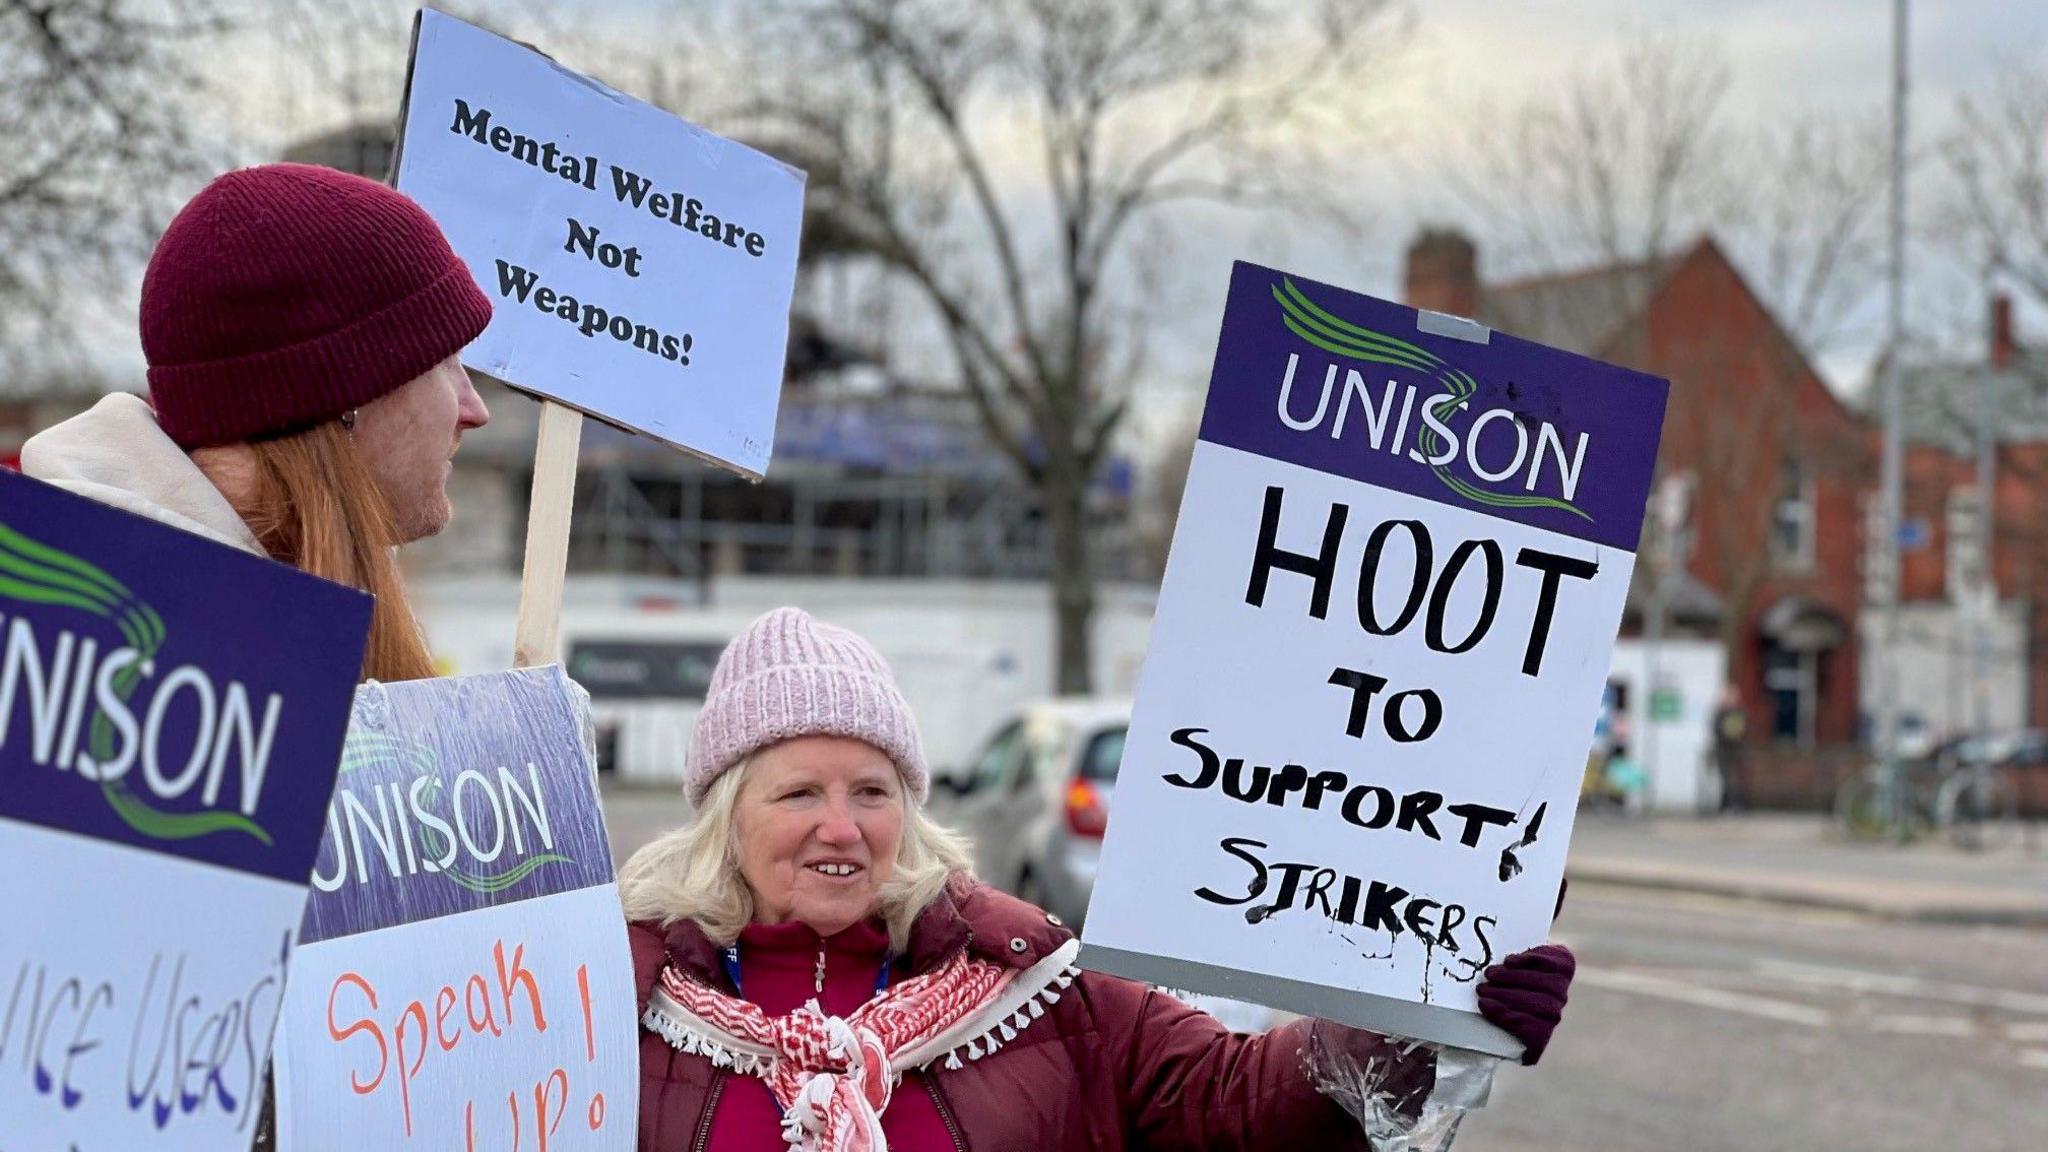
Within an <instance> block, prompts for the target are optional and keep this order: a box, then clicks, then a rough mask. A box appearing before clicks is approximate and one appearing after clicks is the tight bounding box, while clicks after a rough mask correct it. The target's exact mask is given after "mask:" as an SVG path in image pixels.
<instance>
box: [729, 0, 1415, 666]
mask: <svg viewBox="0 0 2048 1152" xmlns="http://www.w3.org/2000/svg"><path fill="white" fill-rule="evenodd" d="M1396 31H1398V29H1397V27H1396V22H1395V21H1392V20H1389V19H1388V18H1387V14H1386V12H1385V6H1384V4H1383V3H1381V2H1380V0H1351V2H1343V0H1323V2H1322V3H1320V4H1316V3H1308V4H1302V3H1294V4H1289V3H1283V2H1278V0H1122V2H1119V3H1114V4H1105V3H1101V2H1100V0H986V2H983V3H977V4H972V5H962V4H956V3H950V2H946V0H785V2H783V3H779V4H776V5H774V6H773V8H772V10H771V12H770V14H769V16H768V17H767V18H766V19H765V20H764V22H763V23H762V25H761V26H759V27H758V28H756V30H755V32H756V34H757V35H759V36H762V37H764V38H765V39H764V40H763V41H762V43H765V44H768V45H771V46H772V51H773V54H774V56H775V57H776V59H777V61H778V64H779V68H778V71H777V75H779V76H781V77H783V78H784V82H782V83H776V82H775V81H773V80H769V79H757V83H760V84H762V85H763V86H764V87H765V89H766V90H765V91H764V94H763V95H762V98H761V99H760V100H759V101H758V102H756V103H754V104H752V105H751V106H750V107H749V108H747V109H745V110H744V111H745V115H744V116H743V117H742V120H743V122H746V123H751V124H752V125H755V126H757V127H756V129H755V130H756V131H757V132H758V133H759V134H760V137H761V138H762V139H764V140H765V141H766V142H768V143H769V144H770V146H771V147H773V148H776V149H777V150H780V151H783V152H784V153H785V154H787V155H789V156H790V158H792V159H794V160H797V161H799V162H801V163H803V164H804V165H805V166H806V167H808V168H809V169H810V170H811V172H812V190H811V201H812V204H811V207H812V211H813V214H814V216H816V217H817V218H818V223H816V224H815V225H814V227H813V232H814V235H807V236H806V239H805V244H806V248H807V250H809V249H810V248H811V247H812V246H813V244H814V243H816V242H823V241H824V237H823V236H819V235H816V234H817V233H827V234H829V242H831V243H833V244H837V245H842V246H843V248H844V250H846V251H851V252H856V253H862V254H865V257H866V258H867V259H870V260H871V261H873V262H874V264H875V265H876V266H877V268H878V269H879V270H880V272H881V274H882V275H884V276H886V277H887V278H888V279H889V280H890V281H892V282H894V283H897V284H899V285H902V286H904V287H905V288H906V289H907V290H908V291H909V292H910V294H911V295H912V296H913V297H914V298H915V299H916V300H918V301H919V302H921V304H922V305H923V306H924V311H925V312H926V313H927V314H928V316H929V317H930V321H931V330H932V331H933V332H934V333H936V334H937V336H938V337H939V340H940V342H941V343H942V344H943V346H944V347H945V348H946V349H947V350H948V352H949V360H950V363H949V365H948V367H949V370H950V371H953V372H957V375H958V377H959V379H960V381H961V384H962V387H963V388H964V390H965V392H966V393H967V395H968V396H970V397H971V398H972V399H973V402H974V404H975V407H976V410H977V412H978V413H979V415H980V419H981V422H982V423H983V425H984V426H985V428H986V431H987V433H988V436H989V439H990V442H991V443H992V444H993V445H994V446H995V447H996V448H997V449H998V450H1000V451H1001V452H1003V453H1004V454H1005V455H1006V456H1007V457H1008V458H1009V459H1010V460H1011V461H1012V462H1013V463H1014V465H1015V466H1016V468H1017V470H1018V472H1019V474H1020V475H1021V476H1022V477H1023V478H1024V480H1025V482H1026V483H1028V484H1029V485H1030V487H1031V488H1032V490H1033V491H1034V492H1035V494H1036V495H1037V497H1038V498H1039V502H1040V505H1041V507H1042V510H1043V515H1044V516H1045V518H1046V523H1047V528H1048V533H1049V537H1050V550H1051V557H1050V559H1051V573H1052V583H1053V589H1054V600H1055V604H1056V615H1057V620H1058V628H1057V644H1058V686H1059V688H1060V689H1061V690H1063V691H1084V690H1086V689H1087V688H1088V686H1089V681H1090V663H1091V649H1090V632H1089V630H1090V620H1091V617H1092V614H1093V611H1094V607H1095V590H1094V578H1093V574H1094V570H1095V562H1094V557H1093V555H1092V550H1091V543H1090V532H1089V509H1090V499H1089V496H1090V486H1091V481H1092V479H1093V478H1094V477H1095V476H1096V474H1097V471H1098V469H1099V468H1100V466H1101V465H1102V464H1103V462H1104V459H1105V456H1106V454H1107V453H1108V452H1109V451H1110V447H1111V443H1112V438H1113V436H1114V435H1115V434H1116V431H1117V429H1118V427H1119V424H1120V422H1121V421H1122V419H1123V416H1124V412H1125V403H1126V400H1127V397H1126V395H1125V394H1124V391H1123V386H1122V384H1123V382H1122V379H1121V378H1122V376H1123V372H1124V369H1125V368H1126V366H1127V365H1128V364H1129V362H1130V361H1129V358H1130V357H1131V356H1132V355H1133V354H1134V351H1135V349H1136V348H1137V346H1138V344H1139V343H1140V341H1141V340H1142V337H1143V333H1142V331H1141V328H1142V319H1143V316H1144V314H1145V304H1146V301H1145V300H1144V299H1143V298H1142V295H1141V294H1140V293H1139V292H1137V291H1136V290H1135V289H1134V288H1133V287H1132V284H1133V282H1134V281H1135V279H1136V277H1135V276H1134V275H1133V272H1132V269H1131V267H1130V265H1131V264H1132V262H1133V257H1134V256H1135V255H1137V250H1138V249H1140V248H1142V247H1144V246H1145V244H1146V243H1148V242H1149V241H1146V240H1143V239H1141V238H1144V237H1146V236H1147V235H1148V234H1147V232H1146V231H1145V230H1144V229H1143V228H1142V227H1141V225H1142V224H1143V223H1144V222H1145V221H1147V220H1148V219H1151V218H1154V217H1156V216H1157V214H1159V213H1161V212H1162V211H1163V210H1166V209H1169V208H1170V207H1172V206H1174V205H1184V204H1188V203H1209V204H1224V205H1233V206H1244V205H1253V206H1257V207H1261V208H1267V209H1281V210H1287V211H1312V212H1319V213H1322V214H1325V215H1328V216H1332V217H1335V216H1341V215H1343V214H1344V212H1345V211H1346V210H1347V209H1348V206H1347V205H1344V204H1342V203H1341V197H1342V194H1343V189H1342V188H1341V187H1338V186H1335V182H1333V181H1331V180H1329V179H1328V178H1327V173H1328V172H1329V171H1330V170H1331V165H1332V163H1333V161H1334V160H1336V159H1337V158H1338V156H1339V154H1340V153H1341V152H1342V150H1344V149H1346V148H1347V147H1351V146H1354V145H1355V144H1356V143H1357V142H1358V141H1359V140H1360V139H1361V135H1362V132H1363V129H1362V128H1361V127H1360V125H1361V124H1362V122H1363V121H1364V118H1363V117H1360V116H1358V115H1357V114H1356V108H1357V102H1358V100H1359V99H1360V94H1361V92H1363V91H1365V90H1367V88H1368V87H1369V85H1370V76H1371V72H1370V69H1369V67H1368V64H1369V62H1370V61H1373V60H1375V59H1376V58H1377V57H1378V56H1379V55H1380V54H1381V53H1382V52H1384V51H1385V49H1386V47H1387V41H1386V37H1387V36H1388V35H1391V34H1393V33H1394V32H1396Z"/></svg>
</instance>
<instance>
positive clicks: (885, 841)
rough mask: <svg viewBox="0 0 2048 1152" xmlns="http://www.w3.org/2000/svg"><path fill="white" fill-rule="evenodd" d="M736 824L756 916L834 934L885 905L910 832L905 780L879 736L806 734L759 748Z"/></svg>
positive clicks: (741, 795) (744, 786)
mask: <svg viewBox="0 0 2048 1152" xmlns="http://www.w3.org/2000/svg"><path fill="white" fill-rule="evenodd" d="M733 824H734V828H733V831H734V833H735V835H736V838H737V840H738V842H739V857H740V875H741V876H743V877H744V878H745V879H746V881H747V886H748V887H749V888H751V889H753V892H754V919H755V920H757V921H759V922H761V923H764V924H780V923H783V922H785V921H789V920H796V921H800V922H802V923H803V924H805V925H807V926H809V927H810V929H811V930H812V931H814V932H816V933H818V934H819V935H821V936H830V935H832V934H833V933H835V932H839V931H841V930H843V929H846V928H849V927H852V926H853V925H855V924H857V923H859V922H861V921H862V920H865V919H867V918H868V917H870V916H872V915H874V914H875V912H876V911H877V910H878V908H879V907H880V905H881V898H882V885H883V883H885V882H886V881H887V880H888V879H889V877H890V874H891V873H893V872H894V871H895V867H896V850H897V847H898V846H899V845H900V844H901V843H902V842H903V782H902V780H901V778H899V777H898V776H897V774H896V765H895V763H894V762H892V761H891V760H890V759H889V757H888V756H886V755H884V754H883V753H882V752H881V751H880V750H878V749H876V748H875V747H874V746H873V745H870V744H866V743H863V742H861V741H859V740H848V739H843V738H841V737H838V736H799V737H797V738H796V739H793V740H785V741H783V742H782V743H780V744H775V745H771V746H770V747H768V748H764V749H762V750H761V751H759V752H757V753H755V754H754V756H753V758H752V759H751V760H750V761H749V762H748V764H747V768H746V776H745V778H744V779H742V780H741V782H740V793H739V796H738V798H737V800H736V801H735V803H734V807H733Z"/></svg>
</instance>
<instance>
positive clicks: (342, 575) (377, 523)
mask: <svg viewBox="0 0 2048 1152" xmlns="http://www.w3.org/2000/svg"><path fill="white" fill-rule="evenodd" d="M249 447H250V449H251V450H252V452H253V453H254V464H255V467H254V477H253V480H254V483H253V485H252V488H251V490H250V492H249V495H248V496H247V498H246V502H245V503H244V504H242V505H241V506H238V507H237V508H236V509H235V511H236V512H238V513H240V514H241V516H242V519H243V520H244V521H246V522H247V523H248V525H249V531H250V532H252V533H253V534H254V535H255V537H256V539H257V542H259V543H260V544H262V545H263V549H264V551H266V552H268V553H270V557H271V559H273V560H277V561H280V562H282V563H285V564H289V565H291V566H292V567H294V568H297V569H299V570H300V571H303V572H310V573H312V574H313V575H315V576H319V577H321V578H323V579H327V580H332V581H334V582H335V583H337V584H346V585H348V586H349V587H351V588H359V589H361V590H363V591H365V592H368V593H369V594H370V595H372V596H374V597H376V604H375V606H374V607H373V608H372V610H371V615H370V638H369V643H368V644H367V645H365V647H364V649H363V669H362V674H363V677H364V678H365V679H371V680H384V681H397V680H423V679H426V678H427V677H429V676H432V675H433V674H434V659H433V656H432V655H431V654H429V652H428V650H427V642H426V638H425V637H424V636H422V635H421V634H420V626H419V622H418V620H416V619H415V618H414V616H413V614H412V606H411V604H410V603H408V601H407V598H406V594H405V581H404V579H403V578H402V577H401V576H400V574H399V571H398V558H397V556H396V554H395V553H396V549H397V547H398V533H397V530H396V529H395V528H394V527H393V526H392V519H391V510H390V507H389V506H388V505H387V504H386V503H385V500H384V496H383V493H382V492H381V491H379V490H378V487H377V480H376V478H375V477H374V476H372V475H371V474H370V468H369V465H368V464H367V463H365V462H364V460H363V458H362V456H361V454H360V453H358V452H357V451H356V446H355V444H354V443H353V442H352V441H351V440H350V439H349V436H348V432H347V430H346V429H344V428H343V427H342V426H341V424H340V423H338V422H334V421H330V422H328V423H325V424H319V425H315V426H314V427H312V428H308V429H306V430H305V431H303V432H295V433H292V434H291V435H288V436H276V437H271V438H269V439H264V440H257V441H253V442H251V443H250V445H249Z"/></svg>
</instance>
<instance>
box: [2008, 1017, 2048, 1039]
mask: <svg viewBox="0 0 2048 1152" xmlns="http://www.w3.org/2000/svg"><path fill="white" fill-rule="evenodd" d="M2005 1035H2006V1038H2007V1039H2008V1040H2011V1041H2012V1042H2013V1043H2015V1044H2048V1024H2022V1023H2020V1022H2019V1021H2017V1020H2015V1021H2013V1022H2012V1023H2010V1024H2007V1025H2006V1026H2005Z"/></svg>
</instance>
